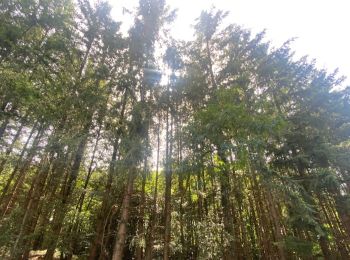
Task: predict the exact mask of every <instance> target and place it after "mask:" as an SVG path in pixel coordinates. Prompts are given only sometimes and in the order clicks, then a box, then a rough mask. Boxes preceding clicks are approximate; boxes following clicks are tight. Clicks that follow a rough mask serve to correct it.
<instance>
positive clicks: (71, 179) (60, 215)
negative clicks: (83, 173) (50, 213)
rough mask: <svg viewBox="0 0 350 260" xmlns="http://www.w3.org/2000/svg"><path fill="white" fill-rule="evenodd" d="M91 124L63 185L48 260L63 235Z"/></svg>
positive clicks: (85, 128)
mask: <svg viewBox="0 0 350 260" xmlns="http://www.w3.org/2000/svg"><path fill="white" fill-rule="evenodd" d="M90 124H91V122H89V123H87V124H86V126H85V127H84V130H83V135H82V137H81V138H82V140H81V141H80V143H79V145H78V149H77V151H76V153H75V157H74V161H73V165H72V168H71V170H70V172H69V174H68V181H67V182H66V183H65V184H64V185H62V189H61V196H62V197H61V201H60V203H58V204H57V207H56V209H55V215H54V218H53V221H52V223H53V224H52V229H51V231H52V234H51V236H50V238H49V241H48V249H47V252H46V255H45V259H47V260H51V259H52V257H53V254H54V252H55V249H56V245H57V241H58V238H59V236H60V233H61V228H62V224H63V220H64V217H65V214H66V211H67V207H68V203H69V201H68V199H69V197H70V195H71V193H72V190H73V188H74V185H75V181H76V179H77V177H78V173H79V169H80V164H81V161H82V159H83V155H84V150H85V146H86V143H87V140H88V132H89V129H90Z"/></svg>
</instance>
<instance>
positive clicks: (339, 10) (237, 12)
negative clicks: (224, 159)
mask: <svg viewBox="0 0 350 260" xmlns="http://www.w3.org/2000/svg"><path fill="white" fill-rule="evenodd" d="M109 1H110V4H111V5H112V7H113V10H112V14H113V16H114V17H115V19H116V20H118V21H124V23H125V26H128V25H129V24H130V23H131V21H132V20H130V19H131V17H130V15H128V14H127V13H124V14H123V12H122V7H125V8H128V9H133V8H134V7H136V6H137V4H138V0H109ZM167 4H168V5H170V7H171V8H177V9H178V12H177V19H176V21H175V22H174V24H173V26H172V35H173V37H174V38H177V39H182V40H190V39H191V38H192V36H193V28H192V26H191V25H193V24H194V21H195V19H196V18H197V17H198V16H199V15H200V13H201V11H202V10H209V9H210V8H211V7H212V6H215V7H216V8H218V9H222V10H225V11H229V15H228V17H226V18H225V22H226V23H235V24H239V25H241V26H243V27H244V28H247V29H251V30H252V32H253V33H257V32H260V31H262V30H264V29H266V40H267V41H270V42H271V44H272V46H276V47H278V46H280V45H281V44H283V43H284V42H285V41H287V40H288V39H291V38H296V39H295V41H294V43H293V44H292V45H291V46H292V49H293V50H294V51H295V57H296V58H298V57H301V56H304V55H308V56H309V57H310V59H316V65H317V67H318V68H320V69H322V68H326V69H327V70H329V71H333V70H334V69H336V68H339V75H344V76H346V77H347V79H346V81H345V83H344V85H350V29H349V27H350V0H264V1H262V0H168V1H167ZM125 28H126V27H124V29H125Z"/></svg>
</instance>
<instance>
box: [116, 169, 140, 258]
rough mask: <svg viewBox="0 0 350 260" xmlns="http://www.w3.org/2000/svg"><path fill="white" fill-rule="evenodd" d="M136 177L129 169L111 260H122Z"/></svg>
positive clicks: (134, 172)
mask: <svg viewBox="0 0 350 260" xmlns="http://www.w3.org/2000/svg"><path fill="white" fill-rule="evenodd" d="M135 175H136V168H133V169H131V171H130V172H129V174H128V182H127V185H126V191H125V194H124V198H123V203H122V211H121V217H120V222H119V227H118V231H117V238H116V242H115V245H114V249H113V256H112V260H122V259H123V251H124V245H125V240H126V235H127V225H128V222H129V213H130V200H131V196H132V193H133V187H134V179H135Z"/></svg>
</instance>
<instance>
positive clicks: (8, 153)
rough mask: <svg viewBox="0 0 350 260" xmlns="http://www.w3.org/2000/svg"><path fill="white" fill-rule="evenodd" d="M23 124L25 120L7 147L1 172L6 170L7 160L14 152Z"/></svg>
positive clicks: (1, 163) (0, 164)
mask: <svg viewBox="0 0 350 260" xmlns="http://www.w3.org/2000/svg"><path fill="white" fill-rule="evenodd" d="M23 126H24V122H23V123H22V124H21V125H20V126H19V128H18V129H17V132H16V134H15V136H14V137H13V139H12V142H11V144H10V146H9V147H8V148H7V149H6V152H5V157H4V158H3V159H2V160H1V162H0V174H1V173H2V171H3V170H4V167H5V164H6V162H7V159H8V156H9V155H10V153H11V152H12V150H13V147H14V146H15V144H16V142H17V140H18V138H19V137H20V135H21V132H22V129H23Z"/></svg>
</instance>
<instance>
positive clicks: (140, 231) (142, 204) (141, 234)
mask: <svg viewBox="0 0 350 260" xmlns="http://www.w3.org/2000/svg"><path fill="white" fill-rule="evenodd" d="M146 171H147V157H146V158H145V163H144V169H143V172H142V187H141V201H140V210H139V214H138V215H139V216H138V217H139V220H138V223H137V225H138V229H137V237H138V239H139V240H141V241H143V240H144V239H143V238H144V220H143V217H144V214H145V201H146V200H145V195H146V191H145V187H146ZM142 249H143V246H142V245H141V243H140V241H138V244H137V247H136V259H137V260H142V259H143V250H142Z"/></svg>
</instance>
